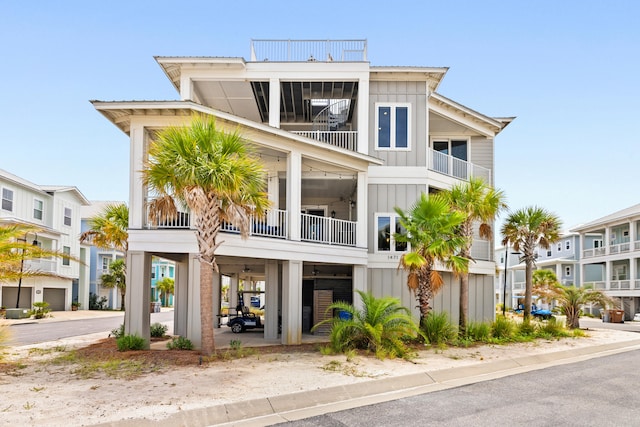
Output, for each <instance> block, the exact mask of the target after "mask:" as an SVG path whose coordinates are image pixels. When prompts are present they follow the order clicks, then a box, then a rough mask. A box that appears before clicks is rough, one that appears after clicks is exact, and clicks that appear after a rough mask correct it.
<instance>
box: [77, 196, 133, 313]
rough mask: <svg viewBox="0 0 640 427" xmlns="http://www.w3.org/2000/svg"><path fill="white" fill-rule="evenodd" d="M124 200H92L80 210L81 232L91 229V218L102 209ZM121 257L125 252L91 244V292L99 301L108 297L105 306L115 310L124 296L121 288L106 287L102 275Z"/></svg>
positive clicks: (84, 306)
mask: <svg viewBox="0 0 640 427" xmlns="http://www.w3.org/2000/svg"><path fill="white" fill-rule="evenodd" d="M121 203H123V202H118V201H91V204H90V205H88V206H83V207H82V209H81V210H80V214H81V218H82V225H81V232H83V233H84V232H85V231H87V230H89V228H90V226H89V219H90V218H91V217H94V216H96V215H99V214H100V213H101V212H102V210H103V209H104V208H105V207H106V206H108V205H113V204H121ZM119 258H124V253H123V252H122V251H119V250H116V249H109V248H99V247H97V246H93V245H91V246H90V255H89V266H90V268H89V270H90V274H89V283H90V285H89V293H90V294H94V295H96V296H97V299H98V301H99V300H100V299H101V298H103V297H104V298H106V306H105V308H110V309H113V310H118V309H120V304H121V300H122V298H120V290H118V289H116V288H111V289H108V288H104V287H102V285H101V284H100V283H101V277H102V275H103V274H104V273H108V272H109V265H111V263H112V262H113V261H115V260H116V259H119ZM82 308H90V307H89V305H84V304H83V305H82Z"/></svg>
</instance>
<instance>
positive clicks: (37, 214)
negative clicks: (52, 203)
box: [33, 199, 44, 220]
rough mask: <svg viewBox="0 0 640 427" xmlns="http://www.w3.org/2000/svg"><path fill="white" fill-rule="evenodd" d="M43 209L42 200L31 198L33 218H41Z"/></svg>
mask: <svg viewBox="0 0 640 427" xmlns="http://www.w3.org/2000/svg"><path fill="white" fill-rule="evenodd" d="M43 210H44V202H43V201H42V200H38V199H33V218H34V219H39V220H42V212H43Z"/></svg>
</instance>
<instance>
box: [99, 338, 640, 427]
mask: <svg viewBox="0 0 640 427" xmlns="http://www.w3.org/2000/svg"><path fill="white" fill-rule="evenodd" d="M638 349H640V340H632V341H623V342H616V343H610V344H603V345H598V346H592V347H584V348H578V349H573V350H568V351H559V352H555V353H547V354H538V355H533V356H524V357H518V358H512V359H505V360H499V361H496V362H489V363H484V364H482V363H478V364H476V365H470V366H467V367H461V368H451V369H443V370H437V371H425V372H423V374H422V375H415V374H412V375H402V376H396V377H390V378H384V379H377V380H371V381H366V382H362V383H357V384H348V385H343V386H337V387H328V388H321V387H320V388H318V389H316V390H311V391H304V392H299V393H291V394H286V395H280V396H274V397H266V398H261V399H254V400H243V401H238V402H234V403H229V404H221V405H212V406H210V407H207V408H200V409H193V410H185V411H181V412H178V413H174V414H172V415H171V416H169V417H167V418H165V419H163V420H149V419H142V418H138V419H129V420H123V421H117V422H110V423H104V424H99V426H110V427H145V426H149V427H151V426H154V427H173V426H190V427H192V426H203V427H204V426H238V427H242V426H247V427H256V426H268V425H273V424H277V423H282V422H287V421H295V420H300V419H304V418H309V417H313V416H317V415H322V414H326V413H329V412H336V411H341V410H345V409H351V408H356V407H361V406H366V405H373V404H377V403H382V402H387V401H391V400H396V399H401V398H405V397H411V396H416V395H419V394H424V393H431V392H436V391H441V390H446V389H450V388H454V387H460V386H463V385H467V384H473V383H478V382H482V381H489V380H493V379H497V378H502V377H506V376H510V375H516V374H520V373H524V372H529V371H533V370H538V369H543V368H547V367H551V366H557V365H562V364H568V363H574V362H580V361H584V360H588V359H592V358H596V357H603V356H608V355H612V354H616V353H621V352H625V351H631V350H638Z"/></svg>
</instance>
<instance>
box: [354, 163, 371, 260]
mask: <svg viewBox="0 0 640 427" xmlns="http://www.w3.org/2000/svg"><path fill="white" fill-rule="evenodd" d="M368 185H369V184H368V180H367V173H366V172H358V188H357V200H356V221H357V223H356V247H358V248H366V247H367V223H368V221H369V217H368V216H367V205H368V197H367V194H368V188H367V187H368Z"/></svg>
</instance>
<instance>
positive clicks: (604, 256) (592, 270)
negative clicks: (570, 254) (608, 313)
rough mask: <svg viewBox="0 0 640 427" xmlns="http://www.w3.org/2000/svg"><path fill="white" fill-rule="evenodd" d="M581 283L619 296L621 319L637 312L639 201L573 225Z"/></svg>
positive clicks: (639, 304) (639, 309)
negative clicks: (608, 213) (576, 234)
mask: <svg viewBox="0 0 640 427" xmlns="http://www.w3.org/2000/svg"><path fill="white" fill-rule="evenodd" d="M572 231H574V232H576V233H579V235H580V245H581V248H582V256H581V258H580V270H581V273H580V274H581V276H582V278H583V279H582V283H583V285H590V286H593V287H594V288H595V289H600V290H604V291H606V293H607V294H608V295H609V296H612V297H616V298H620V300H621V301H622V304H623V308H624V313H625V314H624V316H625V320H631V319H633V317H634V314H635V313H637V312H640V263H639V260H640V204H638V205H634V206H631V207H629V208H627V209H623V210H621V211H618V212H615V213H612V214H610V215H607V216H604V217H602V218H599V219H596V220H594V221H591V222H589V223H587V224H584V225H580V226H578V227H575V228H574V229H573V230H572Z"/></svg>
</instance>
